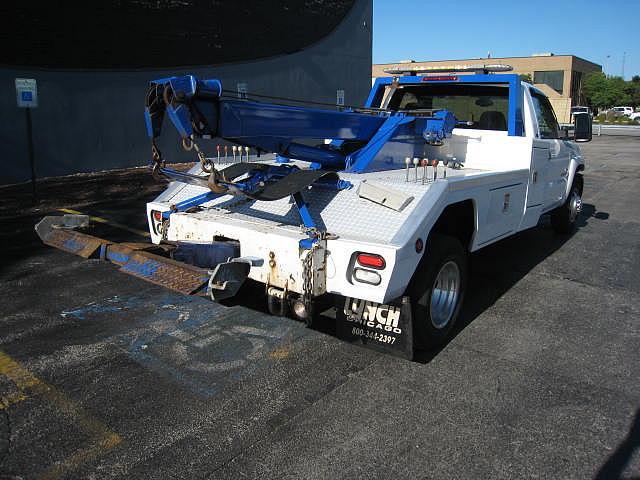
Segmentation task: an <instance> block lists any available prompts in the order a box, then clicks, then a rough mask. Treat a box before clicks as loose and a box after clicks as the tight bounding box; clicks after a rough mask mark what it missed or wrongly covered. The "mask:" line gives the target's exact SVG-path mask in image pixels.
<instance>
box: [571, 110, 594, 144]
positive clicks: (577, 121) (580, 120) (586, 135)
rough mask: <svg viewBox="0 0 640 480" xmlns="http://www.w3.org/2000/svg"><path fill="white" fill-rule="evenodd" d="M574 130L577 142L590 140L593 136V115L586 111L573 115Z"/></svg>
mask: <svg viewBox="0 0 640 480" xmlns="http://www.w3.org/2000/svg"><path fill="white" fill-rule="evenodd" d="M573 132H574V135H575V137H574V139H575V141H576V142H590V141H591V138H592V137H593V131H592V120H591V115H589V114H588V113H586V112H580V113H575V114H574V115H573Z"/></svg>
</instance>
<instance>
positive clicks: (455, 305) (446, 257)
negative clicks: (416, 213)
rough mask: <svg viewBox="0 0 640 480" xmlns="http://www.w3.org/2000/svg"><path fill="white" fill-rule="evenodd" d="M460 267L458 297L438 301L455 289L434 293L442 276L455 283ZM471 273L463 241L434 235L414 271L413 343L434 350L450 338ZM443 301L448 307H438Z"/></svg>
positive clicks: (412, 303)
mask: <svg viewBox="0 0 640 480" xmlns="http://www.w3.org/2000/svg"><path fill="white" fill-rule="evenodd" d="M445 267H446V269H445ZM456 270H457V278H458V282H457V294H456V295H455V298H453V299H451V301H444V302H438V301H437V300H438V298H440V299H441V300H445V299H450V298H451V295H452V294H451V291H452V290H453V289H452V290H451V291H450V292H449V294H446V295H445V296H439V297H435V296H434V287H435V286H436V281H437V280H438V277H439V275H440V274H441V272H442V274H441V276H440V279H441V280H442V279H443V278H444V279H445V281H446V280H447V277H448V279H449V284H450V285H451V284H452V283H451V282H452V277H455V276H456V273H455V271H456ZM467 275H468V272H467V253H466V250H465V249H464V248H463V247H462V244H461V243H460V241H459V240H458V239H457V238H455V237H450V236H448V235H441V234H437V233H434V234H431V236H430V237H429V241H428V242H427V251H426V252H425V255H424V257H423V258H422V260H421V261H420V264H419V265H418V268H417V269H416V272H415V273H414V274H413V278H412V279H411V284H410V285H409V289H408V293H409V295H410V297H411V309H412V314H413V343H414V345H415V347H416V348H418V349H421V350H430V349H433V348H435V347H437V346H438V345H441V344H442V343H443V342H444V341H445V340H446V339H447V338H448V337H449V335H450V333H451V331H452V330H453V327H454V325H455V323H456V321H457V319H458V316H459V314H460V309H461V307H462V302H463V300H464V294H465V292H466V289H467ZM436 292H437V291H436ZM436 295H438V293H436ZM432 300H433V306H432ZM443 304H444V305H445V306H446V308H443V309H438V306H442V305H443Z"/></svg>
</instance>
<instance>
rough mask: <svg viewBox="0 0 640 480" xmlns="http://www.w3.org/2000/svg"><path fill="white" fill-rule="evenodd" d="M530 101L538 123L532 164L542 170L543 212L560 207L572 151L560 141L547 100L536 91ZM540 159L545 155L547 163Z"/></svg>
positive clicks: (554, 117) (532, 90) (553, 115)
mask: <svg viewBox="0 0 640 480" xmlns="http://www.w3.org/2000/svg"><path fill="white" fill-rule="evenodd" d="M531 100H532V103H533V110H534V113H535V116H536V120H537V122H538V129H537V135H536V140H534V145H535V146H538V147H539V148H534V152H535V151H537V155H538V158H537V159H535V160H537V162H536V163H537V165H536V166H538V167H539V168H540V169H541V171H540V172H539V173H538V175H539V176H540V175H541V176H542V181H544V189H543V204H544V207H543V211H548V210H550V209H552V208H554V207H556V206H558V205H560V204H561V203H562V200H563V196H564V194H565V192H566V191H567V178H568V176H569V175H568V174H569V161H570V160H571V149H570V148H569V147H568V146H567V144H566V141H565V140H561V139H560V138H559V137H560V126H559V125H558V120H556V116H555V114H554V113H553V108H552V107H551V103H549V99H548V98H547V97H546V96H544V95H543V94H541V93H540V92H538V91H537V90H534V89H531ZM543 151H544V153H543ZM540 155H546V156H547V160H546V161H545V160H544V159H543V158H540ZM538 181H540V178H539V179H538Z"/></svg>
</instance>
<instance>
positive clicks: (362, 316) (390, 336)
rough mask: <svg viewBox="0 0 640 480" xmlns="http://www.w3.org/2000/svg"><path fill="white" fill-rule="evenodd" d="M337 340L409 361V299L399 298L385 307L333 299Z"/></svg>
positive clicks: (411, 344) (411, 329)
mask: <svg viewBox="0 0 640 480" xmlns="http://www.w3.org/2000/svg"><path fill="white" fill-rule="evenodd" d="M337 299H338V300H337V304H336V333H337V335H338V338H340V339H341V340H344V341H346V342H349V343H354V344H357V345H362V346H364V347H366V348H370V349H372V350H377V351H379V352H383V353H386V354H390V355H394V356H398V357H402V358H406V359H407V360H411V359H413V323H412V315H411V300H410V298H409V297H401V298H398V299H396V300H394V301H392V302H389V303H386V304H379V303H376V302H369V301H367V300H360V299H357V298H350V297H347V298H345V297H337Z"/></svg>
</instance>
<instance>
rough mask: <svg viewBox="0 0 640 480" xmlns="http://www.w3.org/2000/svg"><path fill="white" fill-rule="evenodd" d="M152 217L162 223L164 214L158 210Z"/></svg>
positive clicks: (153, 212) (154, 211)
mask: <svg viewBox="0 0 640 480" xmlns="http://www.w3.org/2000/svg"><path fill="white" fill-rule="evenodd" d="M151 215H153V218H154V220H155V221H156V222H161V221H162V213H161V212H159V211H158V210H152V211H151Z"/></svg>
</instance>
